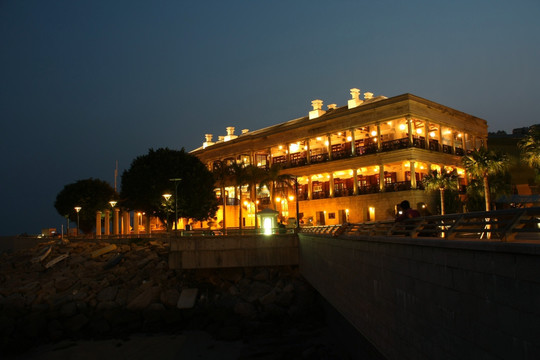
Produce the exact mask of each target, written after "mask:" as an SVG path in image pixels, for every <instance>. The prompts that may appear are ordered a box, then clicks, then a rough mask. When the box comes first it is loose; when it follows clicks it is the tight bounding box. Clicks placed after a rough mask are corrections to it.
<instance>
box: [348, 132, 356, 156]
mask: <svg viewBox="0 0 540 360" xmlns="http://www.w3.org/2000/svg"><path fill="white" fill-rule="evenodd" d="M349 131H350V132H351V155H352V156H356V146H355V145H354V142H355V139H354V128H353V129H350V130H349Z"/></svg>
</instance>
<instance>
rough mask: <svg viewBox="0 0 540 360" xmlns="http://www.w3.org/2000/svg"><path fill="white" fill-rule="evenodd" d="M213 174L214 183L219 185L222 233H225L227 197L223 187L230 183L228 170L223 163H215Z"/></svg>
mask: <svg viewBox="0 0 540 360" xmlns="http://www.w3.org/2000/svg"><path fill="white" fill-rule="evenodd" d="M212 172H213V174H214V178H215V179H216V181H217V182H218V183H219V191H220V192H221V200H222V206H223V226H222V229H223V232H224V233H225V230H226V229H227V225H226V218H225V213H226V211H225V210H226V209H225V207H226V205H227V197H226V196H225V185H227V184H228V182H229V181H230V169H229V167H228V166H227V165H226V164H225V162H223V161H219V162H215V163H214V168H213V171H212Z"/></svg>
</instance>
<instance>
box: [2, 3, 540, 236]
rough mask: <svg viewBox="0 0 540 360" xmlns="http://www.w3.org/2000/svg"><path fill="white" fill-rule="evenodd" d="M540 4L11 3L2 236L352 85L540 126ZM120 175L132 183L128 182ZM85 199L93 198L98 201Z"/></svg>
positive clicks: (494, 125)
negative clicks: (76, 198) (165, 159)
mask: <svg viewBox="0 0 540 360" xmlns="http://www.w3.org/2000/svg"><path fill="white" fill-rule="evenodd" d="M539 19H540V2H539V1H538V0H530V1H527V0H514V1H498V0H485V1H476V0H466V1H461V0H458V1H434V0H426V1H416V0H409V1H401V0H399V1H398V0H396V1H390V0H388V1H385V0H378V1H377V0H371V1H324V2H323V1H313V0H312V1H290V0H289V1H247V0H246V1H97V0H92V1H71V0H69V1H54V0H47V1H43V0H39V1H22V0H21V1H0V26H1V30H0V41H1V52H0V54H1V55H0V59H1V60H0V61H1V63H0V71H1V76H0V116H1V124H2V127H1V132H0V133H1V145H0V146H1V148H0V150H1V154H2V155H1V156H2V158H1V159H2V170H1V173H0V174H1V177H0V179H1V180H0V201H1V206H0V235H16V234H20V233H24V232H26V233H30V234H32V233H33V234H36V233H40V232H41V229H42V228H48V227H56V228H57V229H58V230H60V226H61V224H64V223H65V220H64V218H63V217H61V216H60V215H59V214H57V213H56V210H55V209H54V205H53V204H54V200H55V198H56V195H57V194H58V192H59V191H61V190H62V188H63V187H64V185H66V184H69V183H72V182H75V181H77V180H80V179H87V178H90V177H93V178H98V179H102V180H105V181H108V182H110V183H111V185H113V183H114V168H115V162H116V160H118V162H119V170H120V174H121V173H122V171H123V169H125V168H128V167H129V165H130V163H131V161H132V160H133V159H134V158H135V157H137V156H139V155H143V154H146V153H147V151H148V149H149V148H154V149H156V148H160V147H169V148H171V149H180V148H182V147H184V148H185V149H186V150H193V149H195V148H197V147H199V146H201V145H202V142H203V141H204V134H205V133H212V134H214V139H215V140H216V139H217V137H218V135H225V133H226V132H225V127H227V126H234V127H236V129H237V130H236V133H237V134H238V133H239V132H240V130H241V129H244V128H247V129H250V130H256V129H260V128H262V127H266V126H270V125H273V124H277V123H281V122H284V121H287V120H291V119H294V118H298V117H301V116H305V115H307V114H308V112H309V110H310V109H311V106H310V102H311V100H313V99H322V100H323V101H324V104H325V106H324V108H326V105H327V104H330V103H337V104H338V106H343V105H346V104H347V100H348V99H349V98H350V94H349V89H350V88H353V87H357V88H360V89H361V90H362V92H365V91H370V92H373V93H374V94H375V95H376V96H378V95H384V96H387V97H392V96H396V95H400V94H403V93H412V94H415V95H418V96H421V97H424V98H427V99H429V100H432V101H435V102H439V103H441V104H444V105H446V106H449V107H452V108H455V109H458V110H461V111H464V112H466V113H470V114H472V115H475V116H478V117H480V118H483V119H486V120H487V122H488V125H489V131H497V130H505V131H507V132H509V131H511V130H512V129H513V128H517V127H523V126H529V125H531V124H535V123H540V117H539V116H538V103H539V102H540V101H539V98H540V68H539V66H540V21H539ZM118 180H119V181H120V179H118ZM83 211H84V210H83Z"/></svg>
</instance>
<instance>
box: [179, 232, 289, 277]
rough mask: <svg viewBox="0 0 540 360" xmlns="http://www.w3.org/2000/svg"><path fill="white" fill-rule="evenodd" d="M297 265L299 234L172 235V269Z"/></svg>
mask: <svg viewBox="0 0 540 360" xmlns="http://www.w3.org/2000/svg"><path fill="white" fill-rule="evenodd" d="M282 265H298V237H297V236H296V235H295V234H292V235H251V236H216V237H203V236H197V237H195V236H194V237H180V238H176V239H171V253H170V255H169V267H170V268H171V269H211V268H228V267H249V266H282Z"/></svg>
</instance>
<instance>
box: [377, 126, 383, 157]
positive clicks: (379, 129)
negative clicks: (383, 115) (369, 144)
mask: <svg viewBox="0 0 540 360" xmlns="http://www.w3.org/2000/svg"><path fill="white" fill-rule="evenodd" d="M381 149H382V140H381V124H379V123H377V151H381Z"/></svg>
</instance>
